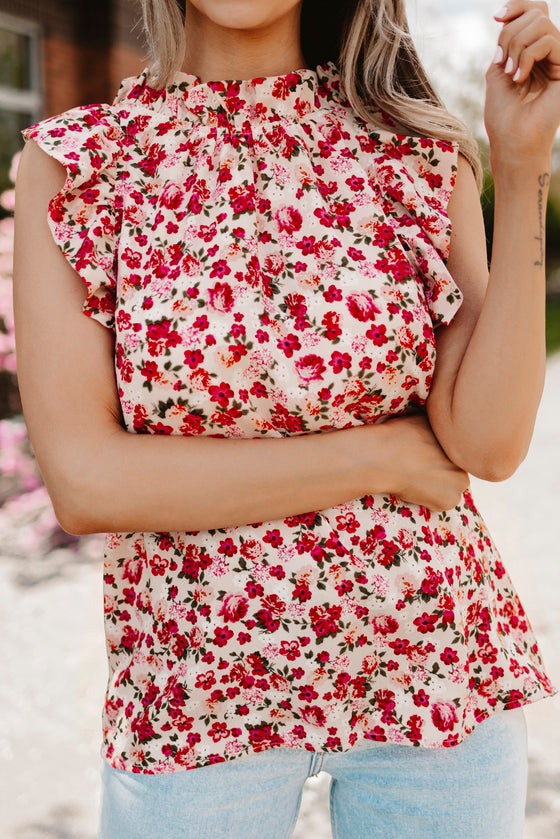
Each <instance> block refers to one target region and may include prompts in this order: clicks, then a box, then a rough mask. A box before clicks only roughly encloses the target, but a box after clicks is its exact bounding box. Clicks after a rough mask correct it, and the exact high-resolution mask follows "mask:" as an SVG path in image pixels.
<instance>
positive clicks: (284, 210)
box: [275, 206, 302, 233]
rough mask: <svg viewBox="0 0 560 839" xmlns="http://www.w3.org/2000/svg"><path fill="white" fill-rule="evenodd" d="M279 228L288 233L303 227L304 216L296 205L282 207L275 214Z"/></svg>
mask: <svg viewBox="0 0 560 839" xmlns="http://www.w3.org/2000/svg"><path fill="white" fill-rule="evenodd" d="M275 218H276V223H277V225H278V230H280V231H282V230H284V231H285V232H286V233H295V232H296V230H300V229H301V225H302V218H301V213H300V212H299V210H296V208H295V207H289V206H286V207H281V208H280V209H279V210H278V211H277V212H276V214H275Z"/></svg>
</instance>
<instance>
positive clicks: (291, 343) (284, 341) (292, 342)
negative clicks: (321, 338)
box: [276, 333, 301, 358]
mask: <svg viewBox="0 0 560 839" xmlns="http://www.w3.org/2000/svg"><path fill="white" fill-rule="evenodd" d="M276 346H277V347H278V349H280V350H282V352H283V353H284V355H285V356H286V358H291V357H292V356H293V354H294V352H295V351H296V350H300V349H301V344H300V342H299V338H298V337H297V335H294V334H293V333H290V334H289V335H286V337H285V338H281V339H280V340H279V341H277V342H276Z"/></svg>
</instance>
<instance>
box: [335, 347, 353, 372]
mask: <svg viewBox="0 0 560 839" xmlns="http://www.w3.org/2000/svg"><path fill="white" fill-rule="evenodd" d="M329 364H330V366H331V367H332V369H333V372H335V373H341V372H342V371H343V370H348V369H349V368H350V366H351V364H352V357H351V356H350V353H347V352H345V353H341V352H339V351H338V350H335V351H334V352H333V353H331V358H330V361H329Z"/></svg>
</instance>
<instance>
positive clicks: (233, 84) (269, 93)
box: [116, 61, 344, 122]
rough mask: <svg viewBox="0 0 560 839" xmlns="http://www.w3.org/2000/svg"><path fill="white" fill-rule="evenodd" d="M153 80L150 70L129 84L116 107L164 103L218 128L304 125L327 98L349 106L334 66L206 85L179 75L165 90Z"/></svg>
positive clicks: (180, 72) (174, 77) (144, 71)
mask: <svg viewBox="0 0 560 839" xmlns="http://www.w3.org/2000/svg"><path fill="white" fill-rule="evenodd" d="M148 74H149V70H148V68H146V69H144V70H143V71H142V73H141V74H140V75H139V76H137V77H134V78H131V79H125V80H124V81H123V83H122V85H121V89H120V90H119V93H118V95H117V99H116V101H123V100H125V99H135V100H140V101H141V102H142V103H143V104H151V103H154V104H156V103H158V102H159V104H161V100H164V101H165V102H166V104H167V105H169V106H175V108H176V109H177V110H178V111H179V110H181V109H183V108H186V109H187V110H189V111H191V112H192V113H193V114H194V115H196V116H197V117H198V118H199V119H201V120H202V121H206V120H207V119H209V120H210V121H212V122H214V121H216V120H218V121H219V120H220V118H223V119H226V120H227V119H228V118H229V119H232V118H239V117H240V118H242V119H262V120H265V119H270V118H271V117H272V118H274V117H275V116H276V118H281V117H288V118H291V119H295V120H300V119H303V118H304V117H305V116H306V115H307V114H310V113H311V112H312V111H314V110H315V109H317V108H319V107H321V99H322V98H325V97H327V98H338V99H339V100H340V99H342V101H344V96H343V94H342V93H341V91H340V77H339V71H338V67H337V65H336V64H335V62H334V61H327V62H325V63H323V64H319V65H318V66H317V67H316V68H315V69H313V68H308V67H304V68H301V69H298V70H293V71H291V72H289V73H283V74H281V75H277V76H257V77H256V78H253V79H221V80H216V81H206V82H202V81H201V80H200V79H199V78H198V76H195V75H194V74H192V73H184V72H182V71H177V72H175V73H174V74H173V76H172V78H171V81H170V83H169V84H168V85H167V86H166V87H164V88H160V89H159V90H158V89H155V88H152V87H150V85H149V84H148V81H147V79H148Z"/></svg>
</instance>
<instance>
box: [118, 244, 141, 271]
mask: <svg viewBox="0 0 560 839" xmlns="http://www.w3.org/2000/svg"><path fill="white" fill-rule="evenodd" d="M121 259H122V261H123V262H124V263H125V265H126V266H127V267H128V268H130V269H131V270H133V269H134V268H140V266H141V264H142V254H141V253H139V251H133V250H132V249H131V248H125V249H124V251H123V252H122V254H121Z"/></svg>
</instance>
